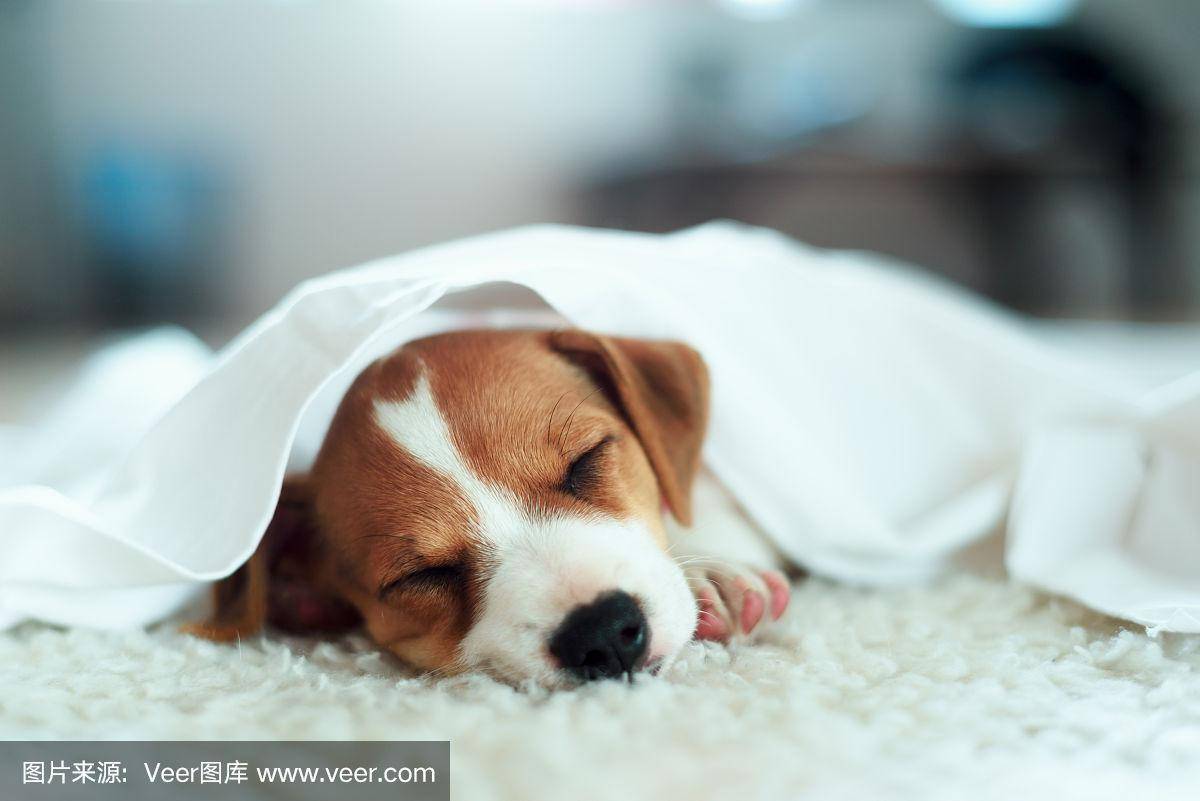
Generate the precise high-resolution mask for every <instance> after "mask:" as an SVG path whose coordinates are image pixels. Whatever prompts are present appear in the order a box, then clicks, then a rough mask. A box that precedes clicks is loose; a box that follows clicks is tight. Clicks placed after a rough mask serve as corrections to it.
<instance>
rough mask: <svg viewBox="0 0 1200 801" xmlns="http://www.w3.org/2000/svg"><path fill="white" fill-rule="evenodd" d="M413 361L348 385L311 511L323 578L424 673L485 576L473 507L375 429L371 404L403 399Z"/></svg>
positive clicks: (466, 615)
mask: <svg viewBox="0 0 1200 801" xmlns="http://www.w3.org/2000/svg"><path fill="white" fill-rule="evenodd" d="M419 367H420V366H419V363H418V362H417V360H416V359H415V358H414V357H413V356H412V355H411V354H410V353H408V351H407V350H402V351H400V352H398V353H396V354H393V355H392V356H390V357H388V358H386V359H383V360H381V361H379V362H376V363H374V364H372V365H371V366H370V367H369V368H367V370H366V371H364V372H363V374H362V375H361V376H360V377H359V378H358V379H357V380H356V381H355V382H354V384H353V386H352V387H351V388H350V390H349V392H348V393H347V394H346V397H345V399H344V400H343V402H342V405H341V406H340V407H339V409H338V412H337V414H336V415H335V417H334V420H333V422H332V424H331V426H330V430H329V433H328V434H327V435H326V439H325V444H324V446H323V447H322V449H321V452H320V454H319V455H318V457H317V460H316V463H315V464H314V465H313V471H312V478H313V483H314V486H315V487H316V489H315V493H314V495H315V498H314V505H315V512H316V519H317V524H318V527H319V529H320V531H321V533H322V536H323V539H324V541H325V543H326V547H327V549H328V552H329V553H330V557H331V558H330V560H329V561H330V564H329V565H328V568H329V572H330V576H329V579H328V580H329V581H330V583H331V584H333V585H334V588H335V589H336V591H337V592H338V593H339V594H340V595H341V596H342V597H344V598H346V599H348V600H349V601H351V603H353V604H354V605H355V607H357V608H358V610H359V612H360V613H361V614H362V618H363V623H364V625H365V626H366V628H367V630H368V632H369V633H370V635H371V637H372V638H373V639H374V640H375V641H376V642H378V643H379V644H380V645H382V646H384V647H385V648H387V649H389V650H391V651H392V652H394V653H395V654H396V655H397V656H399V657H400V658H402V659H403V660H405V661H406V662H409V663H410V664H413V665H415V666H417V667H422V668H429V669H432V668H446V667H448V666H450V664H451V662H452V661H453V659H454V657H455V652H456V649H457V646H458V643H459V642H460V641H461V640H462V638H463V636H465V634H466V632H467V630H468V629H469V628H470V625H471V621H472V619H473V618H474V614H475V607H476V604H477V603H478V600H479V599H478V591H477V588H478V584H479V581H478V579H477V577H478V576H479V574H480V572H481V571H483V570H485V569H486V566H485V564H484V559H483V556H484V555H483V554H482V553H480V549H479V547H478V542H477V540H476V539H475V538H474V537H473V536H472V532H473V531H474V527H475V525H476V518H475V510H474V509H473V508H471V506H470V505H469V504H468V502H467V501H466V499H465V498H463V496H462V493H461V491H460V489H459V488H458V487H457V486H456V485H455V484H454V483H453V482H452V481H451V480H450V479H449V478H447V477H445V476H443V475H441V474H440V473H438V472H436V471H434V470H431V469H430V468H428V467H427V466H425V465H423V464H422V463H420V462H419V461H418V460H417V459H415V458H413V457H412V456H411V455H410V454H409V453H408V452H406V451H405V450H404V449H403V448H402V447H401V446H400V445H399V444H398V443H397V442H395V441H394V440H393V439H392V438H391V437H390V436H389V435H388V434H387V433H386V432H385V431H384V430H383V429H382V428H380V427H379V425H378V424H377V423H376V422H375V404H376V402H377V401H379V400H402V399H403V398H405V397H407V395H408V394H409V393H410V392H411V390H412V388H413V387H414V386H415V383H416V379H417V376H418V370H419Z"/></svg>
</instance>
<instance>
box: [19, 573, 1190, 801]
mask: <svg viewBox="0 0 1200 801" xmlns="http://www.w3.org/2000/svg"><path fill="white" fill-rule="evenodd" d="M0 736H3V737H5V738H27V737H47V738H70V739H93V738H119V739H142V738H163V739H172V738H182V739H226V738H229V739H254V738H269V739H274V738H284V739H340V738H369V739H408V738H414V739H424V738H430V739H444V738H449V739H450V740H451V741H452V743H453V745H452V755H453V756H452V761H453V772H452V776H451V781H452V787H453V790H454V797H455V798H463V799H475V798H482V799H488V798H513V799H543V798H545V799H562V798H572V799H588V798H599V797H604V798H623V799H636V798H655V799H676V798H679V799H706V798H738V799H743V798H745V799H754V798H761V799H788V798H799V797H804V798H832V799H838V798H847V799H849V798H855V799H862V798H920V799H938V798H947V799H950V798H955V799H961V798H972V799H979V798H1013V799H1018V798H1019V799H1028V798H1064V797H1066V798H1072V797H1073V798H1085V797H1086V798H1089V799H1107V798H1113V799H1117V798H1120V799H1128V798H1158V799H1163V798H1180V799H1183V798H1191V799H1194V798H1197V797H1200V638H1197V637H1170V636H1164V637H1160V638H1158V639H1151V638H1149V637H1147V636H1146V635H1145V634H1144V633H1142V632H1140V631H1137V630H1132V629H1130V628H1128V627H1126V626H1124V625H1123V624H1121V623H1119V622H1118V621H1114V620H1110V619H1108V618H1104V617H1100V616H1098V615H1094V614H1092V613H1089V612H1086V611H1084V610H1082V609H1081V608H1080V607H1078V606H1076V605H1074V604H1072V603H1070V602H1067V601H1062V600H1056V599H1052V598H1049V597H1047V596H1044V595H1041V594H1039V593H1036V592H1032V591H1030V590H1026V589H1022V588H1019V587H1015V586H1013V585H1011V584H1009V583H1007V582H1004V581H1002V580H996V579H985V578H979V577H974V576H959V577H956V578H953V579H949V580H946V581H944V582H942V583H939V584H936V585H934V586H931V587H926V588H919V589H902V590H871V591H868V590H859V589H854V588H849V587H843V586H834V585H831V584H828V583H825V582H822V581H817V580H808V581H805V582H802V583H801V584H799V585H798V587H797V594H796V596H795V597H794V598H793V602H792V605H791V608H790V610H789V612H788V614H787V615H786V616H785V618H784V620H783V621H782V625H781V626H780V627H779V628H778V630H777V631H776V632H775V633H774V634H773V635H772V636H771V637H770V639H769V640H768V641H767V642H765V643H761V644H758V645H753V646H749V645H741V646H738V645H735V646H731V647H722V646H717V645H711V644H708V645H701V644H696V643H693V644H692V645H690V646H689V647H688V650H687V651H686V652H685V654H684V656H683V658H682V659H681V660H680V661H679V662H678V663H677V664H676V665H675V666H674V667H673V668H672V670H671V671H670V672H669V673H668V674H667V675H666V676H664V677H661V678H658V679H645V680H641V681H639V682H637V683H636V684H635V685H634V686H632V687H630V686H628V685H623V684H620V683H616V682H607V683H603V684H599V685H595V686H589V687H585V688H583V689H580V690H577V691H570V692H560V693H552V694H548V693H545V692H540V691H535V690H514V689H512V688H509V687H507V686H504V685H500V684H497V683H495V682H492V681H490V680H488V679H485V678H482V677H478V676H468V677H457V678H448V679H442V680H430V679H422V678H415V677H413V676H410V675H407V674H406V673H405V672H404V671H403V670H402V669H400V668H399V667H397V666H396V665H395V664H393V663H392V662H390V661H388V660H387V659H385V658H383V657H381V656H380V655H379V654H377V653H376V652H374V651H373V650H372V649H371V648H370V647H369V646H368V645H367V644H366V643H364V642H361V641H358V640H356V639H350V640H347V641H344V642H340V643H336V644H331V643H315V642H309V641H300V640H282V639H277V638H259V639H254V640H248V641H244V642H242V643H241V644H240V646H218V645H214V644H211V643H207V642H201V641H198V640H194V639H190V638H187V637H184V636H182V635H179V634H176V633H175V632H174V630H173V629H172V628H171V627H160V628H158V629H156V630H154V631H150V632H136V633H123V634H110V633H98V632H89V631H62V630H57V629H52V628H47V627H43V626H31V625H27V626H23V627H21V628H19V629H17V630H15V631H12V632H9V633H7V634H4V635H0Z"/></svg>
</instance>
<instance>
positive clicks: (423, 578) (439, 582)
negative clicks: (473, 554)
mask: <svg viewBox="0 0 1200 801" xmlns="http://www.w3.org/2000/svg"><path fill="white" fill-rule="evenodd" d="M462 575H463V566H462V565H459V564H453V565H433V566H430V567H425V568H422V569H420V570H417V571H415V572H413V573H409V574H407V575H404V576H401V577H400V578H397V579H393V580H391V581H389V582H387V583H386V584H384V585H383V586H382V587H380V588H379V599H380V600H387V599H388V597H389V596H391V595H393V594H394V593H396V592H400V591H404V592H432V591H436V590H442V589H446V588H448V587H451V586H454V585H455V584H457V583H458V582H459V581H460V580H461V579H462Z"/></svg>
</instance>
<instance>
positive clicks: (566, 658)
mask: <svg viewBox="0 0 1200 801" xmlns="http://www.w3.org/2000/svg"><path fill="white" fill-rule="evenodd" d="M648 628H649V627H648V626H647V625H646V616H645V615H643V614H642V610H641V609H640V608H638V605H637V601H635V600H633V596H631V595H630V594H629V593H627V592H621V591H620V590H617V591H616V592H610V593H605V594H604V595H601V596H600V597H599V598H597V599H596V600H595V601H592V602H591V603H590V604H586V605H584V606H577V607H575V608H574V609H572V610H571V612H570V613H569V614H568V615H567V616H566V618H565V619H564V620H563V622H562V625H561V626H559V627H558V631H556V632H554V635H553V636H552V637H551V638H550V653H552V654H554V656H555V657H556V658H557V659H558V661H559V662H560V663H561V664H562V666H563V667H564V668H565V669H567V670H569V671H570V672H572V673H574V674H575V675H576V676H578V677H579V678H581V679H583V680H584V681H595V680H597V679H609V678H617V677H619V676H621V675H622V674H625V675H627V676H629V677H630V678H632V677H633V672H634V671H635V670H637V669H638V668H639V667H641V664H642V660H643V659H644V658H645V656H646V640H648V639H649V632H648Z"/></svg>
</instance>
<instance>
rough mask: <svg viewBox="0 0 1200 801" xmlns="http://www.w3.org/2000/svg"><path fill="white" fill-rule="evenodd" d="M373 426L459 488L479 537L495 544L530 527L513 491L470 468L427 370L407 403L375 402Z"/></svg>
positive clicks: (421, 375)
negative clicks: (473, 515)
mask: <svg viewBox="0 0 1200 801" xmlns="http://www.w3.org/2000/svg"><path fill="white" fill-rule="evenodd" d="M375 422H376V423H377V424H378V425H379V427H380V428H382V429H383V430H384V431H386V432H387V434H388V436H390V437H391V438H392V439H393V440H394V441H395V442H396V444H398V445H399V446H400V447H402V448H404V450H406V451H408V453H409V454H410V455H411V456H412V457H413V458H414V459H416V460H417V461H419V462H420V463H421V464H423V465H425V466H426V467H428V468H429V469H431V470H434V471H436V472H437V473H439V474H440V475H442V476H443V477H444V478H447V479H449V480H450V481H451V482H453V483H454V484H456V485H457V486H458V488H459V489H460V490H461V491H462V494H463V497H464V498H466V500H467V501H468V502H469V503H470V504H471V505H472V506H473V507H474V508H475V513H476V515H477V517H478V519H479V532H478V533H479V534H480V535H481V536H483V537H485V538H486V539H488V540H491V541H493V542H495V541H496V540H497V539H505V538H508V537H512V536H514V535H515V534H517V533H518V532H519V531H520V527H521V526H522V525H527V524H528V523H527V521H526V519H525V515H524V513H523V512H522V511H521V508H520V506H519V505H518V504H517V503H516V500H515V499H514V498H512V497H511V496H510V495H509V493H507V492H505V491H503V490H502V489H500V488H499V487H494V486H492V485H490V484H487V483H485V482H484V481H483V480H482V479H481V478H479V476H477V475H476V474H475V473H474V472H473V471H472V470H471V468H470V467H468V466H467V463H466V460H465V459H463V457H462V454H461V453H459V451H458V448H456V447H455V445H454V438H453V437H452V436H451V434H450V427H449V426H448V425H446V419H445V418H444V417H443V416H442V412H441V410H440V409H439V408H438V405H437V400H436V399H435V398H434V397H433V390H432V388H431V387H430V386H429V377H428V376H427V375H426V374H425V373H424V372H422V373H421V374H420V375H419V376H418V377H417V383H416V386H414V387H413V390H412V392H411V393H409V395H408V397H407V398H405V399H404V400H402V401H376V402H375Z"/></svg>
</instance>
